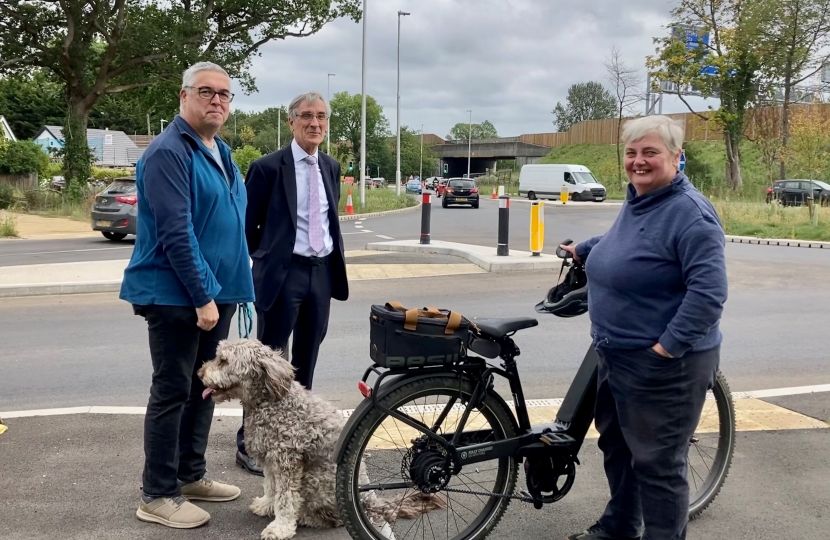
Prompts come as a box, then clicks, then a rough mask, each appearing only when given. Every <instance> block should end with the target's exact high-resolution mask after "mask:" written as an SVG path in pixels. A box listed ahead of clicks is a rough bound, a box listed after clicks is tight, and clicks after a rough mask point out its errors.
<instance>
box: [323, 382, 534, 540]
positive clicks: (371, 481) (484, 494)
mask: <svg viewBox="0 0 830 540" xmlns="http://www.w3.org/2000/svg"><path fill="white" fill-rule="evenodd" d="M473 390H474V388H473V383H471V382H470V381H468V380H463V379H459V378H453V377H447V376H435V377H430V378H426V379H420V380H414V381H412V382H410V383H406V384H404V385H403V386H401V387H400V388H398V389H396V390H394V391H392V392H390V393H389V394H388V395H387V396H385V397H383V398H381V399H380V401H379V403H380V404H381V405H382V406H383V407H385V408H386V409H388V410H393V411H397V412H398V413H401V414H403V415H404V416H406V417H407V419H409V420H412V421H414V422H415V423H417V424H418V425H420V426H426V427H428V428H429V429H431V430H432V431H434V432H435V433H438V434H439V435H441V436H442V437H445V438H447V439H450V438H452V436H453V434H454V433H455V432H456V431H457V430H458V425H459V420H460V419H461V418H462V414H463V412H464V411H465V409H466V408H467V404H468V403H469V402H470V398H471V396H472V393H473ZM516 429H517V428H516V421H515V419H514V417H513V415H512V414H511V412H510V410H509V409H508V407H507V405H506V404H505V402H504V401H503V400H502V399H501V397H499V396H498V395H497V394H494V393H489V392H488V393H487V394H486V396H485V398H484V400H483V401H482V403H481V404H480V405H479V406H478V407H477V408H474V409H472V410H471V412H470V415H469V418H468V420H467V422H466V423H465V425H464V426H463V428H462V430H461V438H460V441H459V446H467V445H471V444H480V443H486V442H494V441H498V440H503V439H509V438H512V437H515V436H516ZM348 437H349V438H348V442H347V443H346V450H345V454H344V456H343V459H342V460H341V461H340V464H339V466H338V468H337V487H336V497H337V503H338V506H339V508H340V515H341V518H342V519H343V522H344V525H345V527H346V530H347V531H348V532H349V534H350V535H351V537H352V538H355V539H362V540H392V539H397V540H401V539H404V538H411V537H415V538H429V539H431V540H437V539H440V540H450V539H453V540H479V539H482V538H484V537H485V536H487V534H488V533H489V532H490V531H492V530H493V528H494V527H495V526H496V525H497V524H498V522H499V520H500V519H501V516H502V515H503V514H504V511H505V510H506V509H507V506H508V504H509V502H510V499H509V496H511V495H513V492H514V488H515V485H516V475H517V460H516V458H514V457H506V458H496V459H493V460H490V461H485V462H481V463H475V464H473V465H467V466H465V467H464V468H463V469H462V470H460V471H455V472H448V470H447V468H446V467H445V466H444V464H445V462H446V460H445V458H446V457H447V456H446V451H445V450H444V449H443V447H442V446H441V445H440V444H438V443H436V442H435V441H432V440H430V439H429V438H428V437H426V435H424V434H423V432H421V431H419V430H418V429H415V428H413V427H412V426H410V425H407V423H405V422H402V421H401V420H400V419H398V418H395V417H393V416H391V415H389V414H387V413H385V412H383V411H382V410H381V409H379V408H377V407H375V408H372V409H370V410H369V411H368V412H367V413H366V414H365V416H364V417H363V418H362V419H361V420H360V421H358V423H357V424H356V425H355V427H354V429H353V431H352V433H351V434H350V435H349V436H348ZM427 485H428V486H429V487H428V488H427V490H426V492H425V490H424V487H425V486H427Z"/></svg>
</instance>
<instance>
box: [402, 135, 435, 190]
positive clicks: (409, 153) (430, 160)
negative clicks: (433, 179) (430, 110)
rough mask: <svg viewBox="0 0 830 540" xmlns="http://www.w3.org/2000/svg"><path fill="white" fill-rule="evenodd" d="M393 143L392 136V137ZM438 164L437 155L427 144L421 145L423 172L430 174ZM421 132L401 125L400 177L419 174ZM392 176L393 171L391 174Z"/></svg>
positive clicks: (426, 174) (425, 174) (420, 168)
mask: <svg viewBox="0 0 830 540" xmlns="http://www.w3.org/2000/svg"><path fill="white" fill-rule="evenodd" d="M392 144H394V137H393V138H392ZM437 165H438V155H437V154H436V153H435V151H434V150H432V148H431V147H430V146H429V145H428V144H424V146H423V174H424V176H430V175H432V173H433V172H434V171H435V169H436V167H437ZM421 170H422V167H421V134H420V133H419V132H417V131H415V130H412V129H409V128H408V127H407V126H401V178H402V179H403V178H408V177H409V175H418V174H421ZM392 176H393V178H394V172H393V174H392Z"/></svg>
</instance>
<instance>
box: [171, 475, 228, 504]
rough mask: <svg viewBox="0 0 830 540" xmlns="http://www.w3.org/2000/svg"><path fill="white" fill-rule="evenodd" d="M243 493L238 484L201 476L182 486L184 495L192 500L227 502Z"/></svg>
mask: <svg viewBox="0 0 830 540" xmlns="http://www.w3.org/2000/svg"><path fill="white" fill-rule="evenodd" d="M240 493H242V492H241V491H240V489H239V488H238V487H236V486H231V485H230V484H222V483H220V482H214V481H213V480H208V479H207V478H201V479H199V480H196V481H195V482H191V483H189V484H185V485H183V486H182V497H184V498H185V499H188V500H191V501H209V502H226V501H232V500H234V499H236V498H237V497H239V494H240Z"/></svg>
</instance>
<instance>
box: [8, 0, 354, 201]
mask: <svg viewBox="0 0 830 540" xmlns="http://www.w3.org/2000/svg"><path fill="white" fill-rule="evenodd" d="M360 15H361V13H360V8H359V0H331V1H320V0H259V1H256V2H251V1H250V0H165V1H161V0H3V1H2V2H0V74H2V73H22V72H26V71H29V70H31V69H33V68H43V69H46V70H49V71H50V72H51V73H52V74H53V75H54V76H55V77H56V78H57V79H59V80H60V81H62V82H63V83H64V84H65V91H66V101H67V105H68V114H67V118H66V122H65V124H64V130H63V133H64V137H65V140H66V153H65V156H64V169H65V176H66V180H67V186H68V188H69V189H70V191H72V190H73V187H74V186H75V185H77V184H79V183H80V182H83V181H85V180H86V178H87V177H88V175H89V153H90V151H89V148H88V146H87V141H86V128H87V123H88V120H89V113H90V111H91V110H92V109H93V107H94V106H95V104H96V103H98V102H99V101H100V100H101V99H102V98H103V97H104V96H105V95H107V94H116V93H120V92H125V91H128V90H131V89H135V88H144V87H152V86H155V85H157V84H159V83H161V82H164V81H166V82H168V83H171V84H175V82H176V80H178V79H179V78H180V77H181V73H182V71H184V69H186V68H187V67H188V66H189V65H191V64H193V63H194V62H196V61H198V60H212V61H215V62H217V63H219V64H221V65H222V66H224V67H225V69H227V70H228V72H229V74H230V75H231V76H232V77H235V78H239V79H240V80H241V82H242V85H243V89H244V90H246V91H251V90H254V89H255V88H256V87H255V84H254V81H253V79H252V78H251V77H250V75H249V74H248V68H249V66H250V63H251V57H252V56H253V55H256V54H258V53H259V49H260V47H261V46H262V45H264V44H265V43H267V42H269V41H271V40H275V39H284V38H286V37H304V36H308V35H311V34H314V33H315V32H317V31H319V30H320V29H321V28H322V27H323V25H325V24H326V23H327V22H329V21H331V20H333V19H335V18H337V17H342V16H349V17H351V18H353V19H354V20H359V18H360ZM76 192H77V191H76Z"/></svg>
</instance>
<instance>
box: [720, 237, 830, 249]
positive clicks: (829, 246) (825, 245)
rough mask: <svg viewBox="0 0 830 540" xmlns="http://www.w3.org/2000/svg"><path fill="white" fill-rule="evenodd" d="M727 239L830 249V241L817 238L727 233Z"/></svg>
mask: <svg viewBox="0 0 830 540" xmlns="http://www.w3.org/2000/svg"><path fill="white" fill-rule="evenodd" d="M726 241H727V242H731V243H734V244H755V245H759V246H783V247H800V248H818V249H830V242H819V241H817V240H787V239H778V238H755V237H754V236H734V235H729V234H728V235H726Z"/></svg>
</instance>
